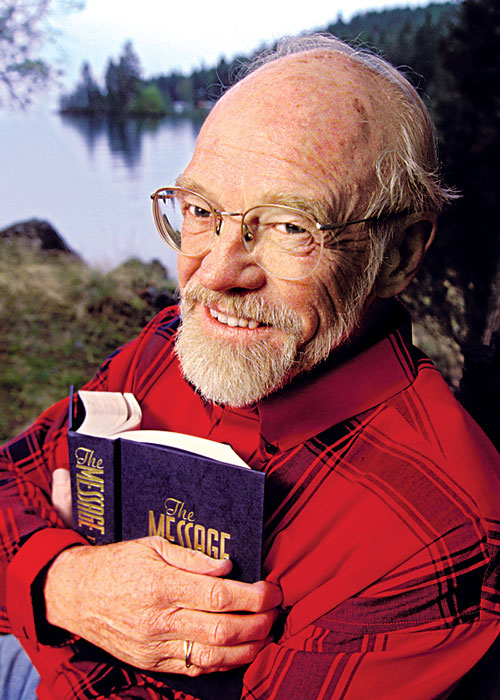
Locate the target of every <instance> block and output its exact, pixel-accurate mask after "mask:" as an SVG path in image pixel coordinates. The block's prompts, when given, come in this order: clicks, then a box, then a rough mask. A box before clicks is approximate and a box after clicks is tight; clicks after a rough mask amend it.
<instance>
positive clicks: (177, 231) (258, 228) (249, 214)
mask: <svg viewBox="0 0 500 700" xmlns="http://www.w3.org/2000/svg"><path fill="white" fill-rule="evenodd" d="M151 198H152V200H153V218H154V221H155V224H156V228H157V229H158V233H159V234H160V236H161V237H162V238H163V240H164V241H165V242H166V243H168V245H169V246H171V247H172V248H173V249H174V250H175V251H177V252H178V253H181V254H182V255H186V256H188V257H200V256H202V255H204V254H206V253H207V252H208V250H209V249H210V248H211V247H212V245H213V244H214V240H215V239H216V237H218V236H219V235H220V233H221V227H222V222H223V217H225V216H228V217H241V239H242V242H243V245H244V247H245V249H246V250H247V251H248V253H250V254H251V255H252V257H253V258H254V260H255V262H256V264H257V265H259V267H261V268H262V269H263V270H265V271H266V272H268V273H269V274H270V275H272V276H273V277H278V278H279V279H284V280H300V279H304V278H305V277H308V276H309V275H311V274H312V273H313V272H314V270H315V269H316V268H317V267H318V265H319V262H320V260H321V256H322V254H323V248H324V233H325V231H332V230H335V229H341V228H344V227H345V226H349V225H351V224H358V223H363V222H365V221H368V220H369V219H357V220H351V221H345V222H342V223H335V224H326V225H323V224H320V223H318V221H317V220H316V218H315V217H314V216H313V215H312V214H309V213H308V212H305V211H302V210H301V209H296V208H295V207H290V206H285V205H282V204H258V205H256V206H253V207H250V208H249V209H247V210H246V211H244V212H227V211H220V210H219V209H216V208H215V207H214V206H213V204H211V203H210V202H209V201H208V200H207V199H205V197H202V196H201V195H200V194H198V193H197V192H194V191H192V190H188V189H185V188H183V187H161V188H160V189H158V190H156V192H154V193H153V194H152V195H151Z"/></svg>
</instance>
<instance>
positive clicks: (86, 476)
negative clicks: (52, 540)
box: [75, 447, 105, 535]
mask: <svg viewBox="0 0 500 700" xmlns="http://www.w3.org/2000/svg"><path fill="white" fill-rule="evenodd" d="M75 484H76V496H77V500H76V511H77V521H78V526H79V527H85V528H88V529H90V530H98V531H99V532H100V533H101V534H102V535H104V534H105V521H104V467H103V464H102V459H98V458H97V457H96V456H95V452H94V450H90V449H88V448H87V447H78V448H77V449H76V450H75Z"/></svg>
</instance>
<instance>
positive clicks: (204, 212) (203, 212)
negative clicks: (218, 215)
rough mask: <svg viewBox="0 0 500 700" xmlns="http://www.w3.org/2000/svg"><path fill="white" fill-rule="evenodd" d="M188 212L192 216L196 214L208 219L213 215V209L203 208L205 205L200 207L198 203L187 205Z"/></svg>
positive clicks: (197, 217)
mask: <svg viewBox="0 0 500 700" xmlns="http://www.w3.org/2000/svg"><path fill="white" fill-rule="evenodd" d="M187 213H188V214H189V215H190V216H194V217H195V218H196V219H207V218H208V217H210V216H212V212H211V211H209V210H208V209H203V207H199V206H197V205H196V204H191V205H189V206H188V207H187Z"/></svg>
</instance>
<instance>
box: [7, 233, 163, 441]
mask: <svg viewBox="0 0 500 700" xmlns="http://www.w3.org/2000/svg"><path fill="white" fill-rule="evenodd" d="M13 270H15V271H16V274H15V275H14V274H12V271H13ZM173 288H174V283H173V282H172V281H171V280H168V279H167V277H166V272H165V269H164V268H163V267H162V266H161V264H160V263H158V262H152V263H149V264H143V263H141V262H139V261H137V260H132V261H129V262H128V263H126V264H124V265H121V266H120V267H118V268H116V269H115V270H113V271H112V272H109V273H101V272H99V271H96V270H92V269H90V268H88V267H87V266H86V265H85V264H83V263H81V262H79V261H78V260H74V259H73V258H70V257H68V256H67V255H64V254H59V255H54V254H52V255H48V254H43V253H41V252H39V251H35V250H31V249H30V248H29V246H27V244H26V241H23V240H22V241H8V242H7V241H3V242H0V363H1V366H2V372H1V373H0V442H3V440H4V439H6V438H8V437H12V436H14V435H15V434H16V433H17V432H19V431H20V430H21V429H22V428H24V427H25V426H26V425H28V424H29V423H30V422H31V421H32V420H33V419H35V418H36V417H37V416H38V415H39V414H40V413H41V412H42V411H43V410H44V409H45V408H47V406H49V405H51V404H52V403H54V402H55V401H57V400H58V399H60V398H62V397H64V396H66V395H67V391H68V386H69V385H70V384H75V385H77V386H81V385H82V384H83V383H85V382H86V381H87V380H88V379H89V378H90V377H91V376H92V375H93V374H94V372H95V371H96V369H97V367H98V366H99V364H100V363H101V362H102V361H103V359H104V358H105V357H106V356H107V355H108V354H109V353H111V352H112V351H114V350H115V349H116V348H117V347H119V346H120V345H123V343H125V342H127V341H128V340H131V339H132V338H134V337H135V336H136V335H137V334H138V333H139V331H140V330H141V329H142V328H143V327H144V325H145V324H146V323H147V321H148V320H149V319H150V318H152V316H153V315H154V314H155V313H156V312H157V311H158V310H159V308H161V306H163V305H166V304H168V303H169V302H168V299H169V298H170V296H169V295H170V294H171V292H172V291H173ZM33 387H37V390H36V391H33Z"/></svg>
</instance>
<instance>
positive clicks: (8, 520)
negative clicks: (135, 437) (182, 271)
mask: <svg viewBox="0 0 500 700" xmlns="http://www.w3.org/2000/svg"><path fill="white" fill-rule="evenodd" d="M173 318H175V310H173V309H170V310H166V312H162V313H161V314H159V315H158V316H157V317H156V318H155V319H153V321H151V322H150V323H149V324H148V326H146V328H145V329H144V331H143V332H142V333H141V334H140V336H139V337H138V338H137V339H136V340H134V341H132V342H130V343H128V344H127V345H125V346H123V348H120V349H119V350H118V351H116V352H115V353H114V354H113V355H111V356H110V357H109V358H108V359H107V360H106V361H105V362H104V363H103V365H102V366H101V367H100V369H99V370H98V372H97V374H96V376H95V377H94V378H93V379H92V380H91V381H90V382H89V383H87V384H86V385H85V387H84V388H85V389H88V390H93V391H131V390H133V388H134V387H133V386H132V382H133V379H134V377H135V376H136V374H137V363H138V362H139V359H140V356H141V353H142V352H143V351H144V348H146V347H147V346H148V344H149V343H150V341H151V338H152V337H155V336H156V335H157V334H158V330H159V328H160V327H163V326H164V325H165V324H167V325H168V324H170V325H171V324H172V319H173ZM172 332H173V331H172ZM165 334H166V333H164V335H165ZM160 335H161V333H160ZM67 415H68V400H67V399H65V400H62V401H60V402H58V403H57V404H55V405H54V406H52V407H51V408H49V409H48V410H47V411H45V412H44V413H43V414H42V415H41V416H40V417H39V418H38V420H37V421H36V422H35V423H34V424H33V425H32V426H31V427H30V428H28V429H27V430H26V431H25V432H23V433H22V434H21V435H19V436H18V437H17V438H15V439H13V440H12V441H10V442H9V443H7V444H6V445H5V446H4V447H3V448H2V449H0V633H13V634H15V635H16V636H17V637H18V638H19V640H20V641H21V643H22V645H23V646H24V648H25V649H26V651H27V653H28V654H29V656H30V657H31V659H32V661H33V663H34V665H35V667H36V668H37V670H38V671H39V673H40V676H41V684H40V688H39V691H38V694H39V697H41V698H46V699H47V700H48V698H50V699H51V700H54V698H90V697H92V698H93V697H95V696H96V692H95V691H96V689H97V690H98V694H99V692H100V691H101V690H102V691H103V693H102V697H108V695H109V697H114V696H113V692H114V691H113V688H117V689H124V688H129V689H130V688H132V687H135V686H137V685H141V682H140V679H139V680H138V679H136V678H135V673H134V672H127V671H125V670H123V669H121V667H118V666H115V665H114V664H112V663H109V660H108V661H106V662H105V663H103V661H102V658H97V659H94V658H93V656H92V653H94V652H92V653H91V654H90V656H89V654H88V653H86V652H85V653H84V654H83V656H82V647H85V643H83V642H81V641H79V640H76V639H72V638H70V636H69V635H64V634H63V632H62V631H60V630H56V629H54V628H50V626H49V625H47V623H46V622H45V621H44V615H43V612H44V611H43V594H42V586H43V580H44V572H45V570H46V568H47V566H48V565H50V563H51V561H53V559H54V558H55V557H56V556H57V555H58V554H59V553H60V552H62V551H63V550H64V549H66V548H68V547H72V546H83V545H86V546H88V544H87V542H86V540H85V539H83V538H82V537H81V536H80V535H79V534H78V533H76V532H74V531H73V530H71V529H68V528H67V526H65V524H64V522H63V521H62V520H61V518H60V517H59V515H58V513H57V511H56V510H55V508H53V506H52V503H51V475H52V472H53V471H54V470H55V469H56V468H58V467H66V468H68V467H69V464H68V447H67V437H66V431H67ZM87 646H88V645H87ZM97 656H98V657H99V653H98V654H97ZM80 657H82V658H83V660H82V661H81V662H79V658H80ZM101 657H102V654H101ZM137 676H138V677H139V674H137ZM131 678H134V680H133V682H131ZM142 686H144V681H142ZM124 692H125V691H124ZM144 692H145V693H146V691H144ZM116 697H127V694H126V693H125V694H123V695H122V693H121V691H120V693H119V695H117V696H116ZM133 697H138V698H139V697H142V695H141V694H140V692H139V691H138V693H137V694H134V695H133ZM144 697H148V698H151V697H154V695H151V693H150V692H149V691H148V692H147V693H146V694H145V695H144ZM158 697H161V695H158Z"/></svg>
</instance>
